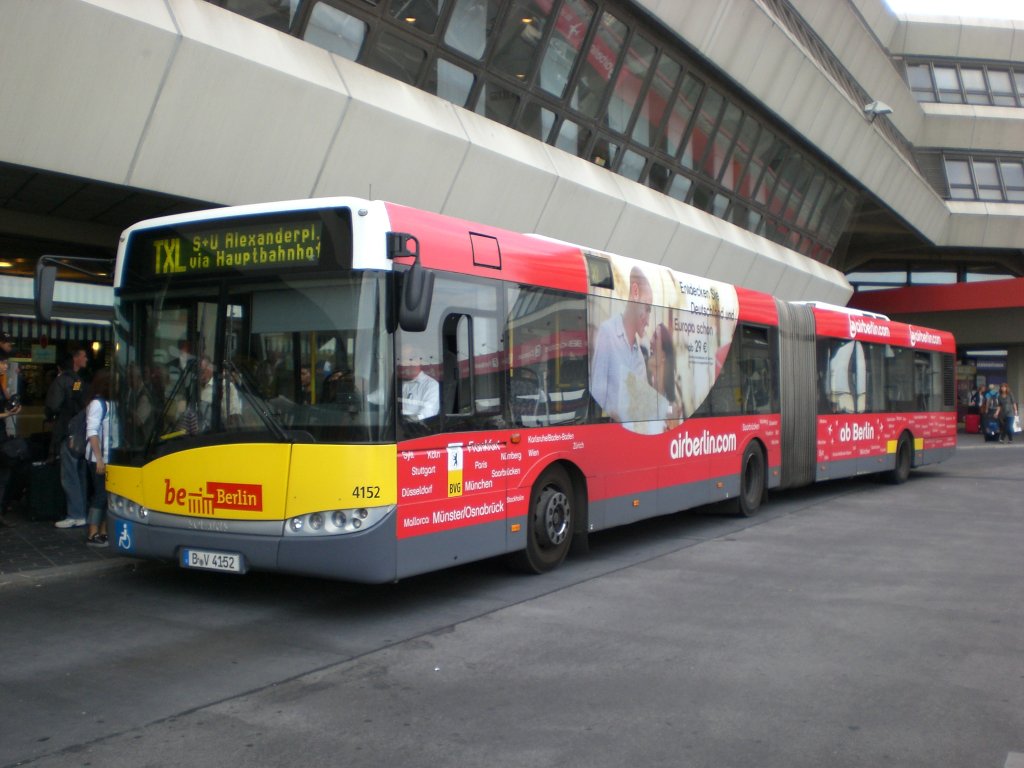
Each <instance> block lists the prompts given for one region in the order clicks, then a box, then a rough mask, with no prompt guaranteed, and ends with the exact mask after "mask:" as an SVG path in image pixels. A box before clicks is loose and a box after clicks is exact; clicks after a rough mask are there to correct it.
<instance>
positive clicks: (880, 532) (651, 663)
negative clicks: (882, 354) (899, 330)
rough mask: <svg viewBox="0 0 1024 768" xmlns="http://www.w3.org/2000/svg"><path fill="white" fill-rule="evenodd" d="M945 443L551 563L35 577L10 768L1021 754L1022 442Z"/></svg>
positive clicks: (167, 569)
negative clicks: (911, 469) (383, 573)
mask: <svg viewBox="0 0 1024 768" xmlns="http://www.w3.org/2000/svg"><path fill="white" fill-rule="evenodd" d="M960 442H961V450H960V451H958V453H957V455H956V457H955V458H954V459H952V460H950V461H949V462H946V463H944V464H941V465H938V466H935V467H927V468H924V469H922V470H921V471H920V472H915V473H914V475H913V476H912V478H911V480H910V481H909V482H907V483H906V484H904V485H900V486H888V485H885V484H879V483H875V482H873V481H872V480H870V479H858V480H849V481H841V482H835V483H823V484H821V485H818V486H813V487H811V488H805V489H799V490H797V491H793V492H787V493H779V494H773V495H772V498H771V499H770V502H769V504H768V505H767V506H766V507H765V509H764V510H763V511H762V513H761V514H759V515H758V516H756V517H755V518H752V519H749V520H740V519H736V518H733V517H731V516H728V515H726V514H725V513H724V512H723V511H721V510H719V511H715V510H714V509H713V508H706V509H703V510H697V511H695V512H694V513H693V514H689V515H674V516H668V517H665V518H659V519H657V520H653V521H645V522H643V523H640V524H637V525H635V526H630V527H628V528H623V529H618V530H616V531H611V532H602V533H599V534H596V535H595V536H593V537H592V541H591V545H592V546H591V553H590V555H589V556H585V557H575V558H570V559H569V561H568V562H567V563H566V564H565V565H564V566H563V567H562V568H560V569H558V570H556V571H555V572H553V573H551V574H547V575H546V576H544V577H540V578H529V577H523V576H515V575H510V574H509V573H507V572H506V571H505V569H504V567H503V566H502V565H501V564H500V562H495V561H487V562H483V563H473V564H468V565H466V566H462V567H459V568H452V569H449V570H447V571H442V572H438V573H433V574H428V575H426V576H423V577H417V578H414V579H408V580H404V581H402V582H400V583H398V584H389V585H382V586H379V587H363V586H359V585H346V584H337V583H333V582H325V581H322V580H316V579H303V578H299V577H287V576H281V575H277V574H261V573H253V574H249V575H248V576H246V577H244V578H234V577H225V576H223V575H222V574H197V573H190V572H185V571H182V570H181V569H178V568H176V567H175V566H174V565H173V564H169V565H166V566H156V567H153V566H150V565H148V564H147V565H146V567H136V566H135V561H123V563H122V564H121V567H120V568H114V567H112V565H111V564H112V563H118V562H121V561H106V562H93V563H85V564H79V565H69V566H60V567H57V568H42V569H36V570H31V571H23V572H22V573H21V574H15V575H16V576H17V575H24V576H25V577H26V578H27V579H31V580H28V581H23V582H22V585H23V586H24V587H25V588H19V587H17V586H10V587H8V588H6V589H0V616H4V617H5V618H7V619H9V621H7V622H6V624H5V634H4V642H5V646H4V647H5V654H6V658H8V659H11V660H17V663H10V664H7V665H0V691H3V693H2V695H0V723H2V724H3V725H2V726H0V734H2V737H0V766H14V765H25V764H31V765H32V766H33V767H34V768H50V766H52V767H53V768H67V766H70V765H92V766H99V765H140V766H154V768H155V767H156V766H162V765H172V764H174V765H177V764H179V763H181V762H182V760H183V759H184V760H186V761H191V762H197V761H201V762H202V763H203V765H208V766H215V767H216V766H225V768H228V767H229V766H230V767H231V768H237V767H238V766H239V765H245V766H247V768H263V766H267V768H277V767H278V766H281V765H292V764H295V763H296V760H299V761H300V762H301V763H302V764H303V765H304V766H319V765H323V766H334V765H338V764H344V765H346V766H349V767H350V768H363V767H364V766H365V768H380V766H389V765H400V766H403V768H421V767H422V768H436V766H437V765H440V764H445V765H447V764H454V765H459V766H461V765H467V766H477V765H487V766H488V768H521V766H523V765H524V764H530V765H533V766H538V767H540V768H547V766H552V767H554V766H557V768H605V767H606V766H607V768H621V767H622V766H623V765H636V766H645V768H646V767H647V766H651V767H652V768H661V766H665V768H669V767H670V766H671V768H679V767H680V766H686V767H687V768H705V766H706V767H707V768H711V767H712V766H714V768H741V767H743V768H746V767H747V766H755V765H756V766H758V768H804V767H805V766H806V767H807V768H820V767H821V766H829V768H863V767H864V766H898V767H899V768H935V766H942V768H981V767H985V768H988V767H991V768H1022V766H1024V686H1022V681H1024V671H1022V670H1021V665H1020V659H1021V657H1022V655H1024V590H1022V589H1021V587H1022V585H1024V564H1022V561H1021V557H1020V542H1021V541H1024V494H1022V493H1021V489H1022V488H1024V479H1022V478H1021V477H1020V476H1019V472H1018V471H1017V468H1019V466H1020V464H1021V463H1022V462H1024V442H1020V443H1017V444H1015V445H1014V446H1012V447H1010V446H999V445H990V444H984V443H982V442H981V441H980V439H977V438H975V437H974V436H964V437H963V438H961V441H960ZM5 535H7V534H5ZM61 535H63V534H61ZM86 567H103V568H104V570H103V571H102V572H101V573H95V572H91V573H89V574H88V576H87V577H84V578H80V577H78V576H77V575H76V576H75V577H62V578H51V579H44V578H41V576H43V575H47V574H53V573H56V572H59V571H60V569H61V568H64V569H71V570H72V571H74V572H75V573H76V574H77V573H80V569H84V568H86ZM69 636H70V637H74V638H76V639H77V640H78V642H71V643H69V642H68V638H69ZM297 756H298V757H297Z"/></svg>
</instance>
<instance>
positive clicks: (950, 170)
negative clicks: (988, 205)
mask: <svg viewBox="0 0 1024 768" xmlns="http://www.w3.org/2000/svg"><path fill="white" fill-rule="evenodd" d="M943 164H944V167H945V169H946V187H947V190H948V195H947V196H948V198H949V199H951V200H981V201H985V202H997V203H1019V202H1024V156H1022V157H989V156H953V155H945V156H944V157H943Z"/></svg>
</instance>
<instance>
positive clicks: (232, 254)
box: [136, 221, 323, 277]
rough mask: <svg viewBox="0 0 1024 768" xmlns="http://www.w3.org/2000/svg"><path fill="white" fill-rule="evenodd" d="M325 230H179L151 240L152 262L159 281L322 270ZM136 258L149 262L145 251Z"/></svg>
mask: <svg viewBox="0 0 1024 768" xmlns="http://www.w3.org/2000/svg"><path fill="white" fill-rule="evenodd" d="M322 229H323V222H321V221H300V222H294V223H285V224H267V223H264V224H262V225H259V224H255V225H246V226H231V227H223V226H222V227H217V228H206V227H204V228H203V229H199V230H195V229H194V230H191V231H183V230H180V229H178V230H174V231H170V232H165V234H166V236H160V235H158V236H157V237H155V238H153V239H152V240H150V241H149V242H150V243H151V250H150V252H149V254H148V256H149V259H148V260H149V263H150V264H152V267H153V272H152V274H153V275H154V276H166V277H185V276H192V275H202V274H209V273H214V272H223V271H226V270H230V271H235V272H248V271H252V270H261V269H270V268H279V267H282V266H316V265H317V264H319V263H320V249H321V246H322V245H323V233H322ZM136 253H137V254H138V255H139V256H142V257H143V259H144V260H145V256H146V253H145V246H143V248H142V249H141V250H140V251H137V252H136Z"/></svg>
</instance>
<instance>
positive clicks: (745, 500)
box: [733, 443, 765, 517]
mask: <svg viewBox="0 0 1024 768" xmlns="http://www.w3.org/2000/svg"><path fill="white" fill-rule="evenodd" d="M764 468H765V461H764V453H763V452H762V451H761V447H760V446H759V445H758V444H757V443H751V444H750V445H748V446H747V448H746V450H744V451H743V460H742V461H741V462H740V492H739V495H738V496H737V497H736V499H735V500H734V501H733V504H734V511H735V513H736V515H737V517H752V516H753V515H756V514H757V510H759V509H760V508H761V502H762V501H763V500H764V489H765V479H764Z"/></svg>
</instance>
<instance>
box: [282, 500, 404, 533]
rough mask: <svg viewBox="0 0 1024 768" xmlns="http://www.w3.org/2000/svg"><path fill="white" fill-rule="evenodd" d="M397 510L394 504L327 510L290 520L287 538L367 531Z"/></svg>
mask: <svg viewBox="0 0 1024 768" xmlns="http://www.w3.org/2000/svg"><path fill="white" fill-rule="evenodd" d="M394 510H395V505H394V504H388V505H386V506H383V507H361V508H359V509H325V510H323V511H320V512H310V513H309V514H306V515H299V516H298V517H293V518H290V519H289V520H288V522H287V523H286V524H285V526H284V534H285V536H339V535H343V534H346V533H355V532H356V531H365V530H367V529H369V528H372V527H373V526H375V525H377V524H378V523H380V522H381V521H382V520H384V519H385V518H386V517H387V516H388V515H390V514H391V513H392V512H394Z"/></svg>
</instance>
